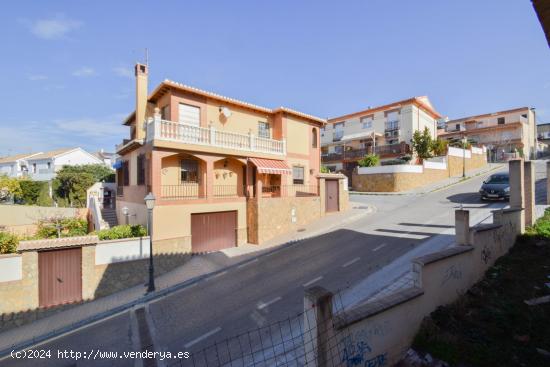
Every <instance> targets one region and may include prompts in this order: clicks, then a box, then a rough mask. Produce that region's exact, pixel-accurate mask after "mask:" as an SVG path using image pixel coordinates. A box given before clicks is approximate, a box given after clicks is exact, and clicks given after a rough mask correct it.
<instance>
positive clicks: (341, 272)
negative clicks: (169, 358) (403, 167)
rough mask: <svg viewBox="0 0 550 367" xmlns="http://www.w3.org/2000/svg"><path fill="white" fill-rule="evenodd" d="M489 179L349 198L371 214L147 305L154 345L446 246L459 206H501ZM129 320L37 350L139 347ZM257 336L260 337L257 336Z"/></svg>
mask: <svg viewBox="0 0 550 367" xmlns="http://www.w3.org/2000/svg"><path fill="white" fill-rule="evenodd" d="M543 171H544V166H543V164H537V172H538V176H539V177H542V175H543ZM487 176H488V175H482V176H479V177H476V178H473V179H471V180H468V181H466V182H463V183H461V184H458V185H454V186H451V187H449V188H447V189H444V190H440V191H437V192H432V193H430V194H426V195H422V196H364V195H354V196H353V197H352V200H353V201H355V202H363V203H369V204H374V205H375V206H376V207H377V211H376V212H375V213H373V214H371V215H369V216H367V217H365V218H363V219H361V220H358V221H356V222H353V223H351V224H349V225H347V226H345V227H344V228H342V229H339V230H337V231H334V232H331V233H328V234H326V235H322V236H319V237H316V238H313V239H310V240H306V241H303V242H302V243H300V244H298V245H296V246H293V247H289V248H286V249H283V250H281V251H278V252H276V253H274V254H272V255H269V256H266V257H262V258H260V259H259V260H257V261H255V262H252V263H250V264H248V265H246V266H244V267H241V268H233V269H231V270H229V271H228V272H226V273H222V274H221V275H220V276H217V277H215V278H211V279H210V280H207V281H204V282H200V283H197V284H196V285H195V286H192V287H190V288H186V289H183V290H181V291H178V292H176V293H174V294H172V295H169V296H167V297H165V298H163V299H161V300H158V301H156V302H153V303H152V304H150V305H149V313H148V315H149V317H150V319H149V320H150V323H151V324H152V325H153V327H152V333H153V340H154V341H155V348H157V349H160V350H163V351H171V352H178V351H191V352H195V351H199V350H201V349H203V348H205V347H206V346H210V345H212V344H213V343H216V342H223V341H224V340H225V339H226V338H228V337H232V336H234V335H237V334H240V333H245V332H247V331H249V330H254V329H258V328H261V327H263V326H265V325H270V324H272V323H274V322H278V321H280V320H285V319H287V318H288V317H290V316H293V315H296V314H298V313H299V312H301V311H302V310H303V294H304V289H305V288H306V287H309V286H312V285H321V286H323V287H325V288H327V289H329V290H332V291H337V290H341V289H345V288H347V287H351V286H354V285H356V284H358V283H359V282H360V281H361V280H362V279H364V278H365V277H367V276H369V275H370V274H372V273H374V272H376V271H377V270H378V269H379V268H381V267H383V266H384V265H386V264H388V263H390V262H392V261H393V260H394V259H396V258H399V257H400V256H402V255H404V254H406V253H407V252H409V251H410V250H411V249H414V248H416V247H418V246H419V245H420V244H422V243H424V242H425V241H426V240H428V239H433V238H434V237H437V238H438V240H439V241H443V240H448V242H449V243H451V242H452V239H453V237H452V228H453V226H454V209H455V208H457V207H459V206H461V205H462V206H463V207H464V208H465V209H470V210H471V212H472V215H471V216H472V217H476V218H478V219H481V218H486V217H488V216H489V215H490V211H491V210H494V209H496V208H500V207H504V206H505V205H506V204H505V203H502V202H494V203H486V202H480V200H479V197H478V193H477V190H478V189H479V187H480V185H481V182H482V181H483V180H484V179H485V178H486V177H487ZM537 192H539V194H541V195H542V194H543V192H544V182H543V181H541V182H539V184H538V187H537ZM539 200H542V199H539ZM133 315H134V314H132V313H130V312H126V313H123V314H122V315H120V316H117V317H115V318H112V319H110V320H107V321H104V322H100V323H98V324H96V325H94V326H92V327H87V328H84V329H81V330H79V331H76V332H74V333H72V334H70V335H67V336H63V337H60V338H58V339H56V340H54V341H51V342H47V343H44V344H43V345H41V346H40V348H51V349H58V348H63V349H72V350H80V351H86V350H91V349H94V348H95V349H98V348H102V349H109V350H117V351H130V350H139V348H140V347H141V346H140V345H137V344H136V343H135V338H133V337H132V335H133V333H135V332H136V330H137V329H139V322H136V321H135V320H136V318H135V317H134V316H133ZM131 320H134V322H133V323H132V322H131ZM136 325H137V326H136ZM258 337H259V338H261V335H260V334H258V336H257V337H256V338H255V339H258ZM132 341H134V344H132ZM217 357H218V356H217ZM116 362H117V363H118V364H116V365H120V366H125V365H128V366H133V365H134V362H133V361H130V360H117V361H116ZM27 363H28V361H19V362H17V361H14V360H11V359H7V360H3V361H0V366H24V365H27ZM169 364H170V363H168V365H169ZM33 365H34V366H53V365H55V366H65V365H66V366H71V365H74V361H59V360H58V361H56V363H52V361H48V360H42V361H34V363H33ZM77 365H79V366H80V365H82V366H86V365H94V366H95V365H105V366H109V365H115V364H114V363H113V362H112V361H108V360H106V361H102V362H98V361H79V363H78V364H77Z"/></svg>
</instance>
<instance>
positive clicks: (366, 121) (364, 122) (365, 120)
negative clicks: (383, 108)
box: [361, 116, 372, 129]
mask: <svg viewBox="0 0 550 367" xmlns="http://www.w3.org/2000/svg"><path fill="white" fill-rule="evenodd" d="M361 126H362V127H363V129H370V128H372V117H371V116H367V117H361Z"/></svg>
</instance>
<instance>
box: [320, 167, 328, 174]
mask: <svg viewBox="0 0 550 367" xmlns="http://www.w3.org/2000/svg"><path fill="white" fill-rule="evenodd" d="M320 172H321V173H330V170H329V169H328V168H327V167H326V166H321V169H320Z"/></svg>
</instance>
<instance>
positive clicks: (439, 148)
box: [432, 138, 448, 157]
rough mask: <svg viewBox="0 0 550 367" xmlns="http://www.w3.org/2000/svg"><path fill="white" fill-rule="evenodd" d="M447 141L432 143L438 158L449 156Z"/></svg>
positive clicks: (437, 140)
mask: <svg viewBox="0 0 550 367" xmlns="http://www.w3.org/2000/svg"><path fill="white" fill-rule="evenodd" d="M447 145H448V143H447V141H446V140H443V139H439V138H437V139H435V140H433V142H432V151H433V154H434V155H435V156H436V157H439V156H442V155H445V154H447Z"/></svg>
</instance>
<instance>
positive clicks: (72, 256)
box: [38, 247, 82, 307]
mask: <svg viewBox="0 0 550 367" xmlns="http://www.w3.org/2000/svg"><path fill="white" fill-rule="evenodd" d="M38 287H39V288H38V289H39V291H38V299H39V304H40V307H49V306H55V305H60V304H64V303H71V302H77V301H81V300H82V249H81V248H80V247H78V248H70V249H63V250H52V251H41V252H39V253H38Z"/></svg>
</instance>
